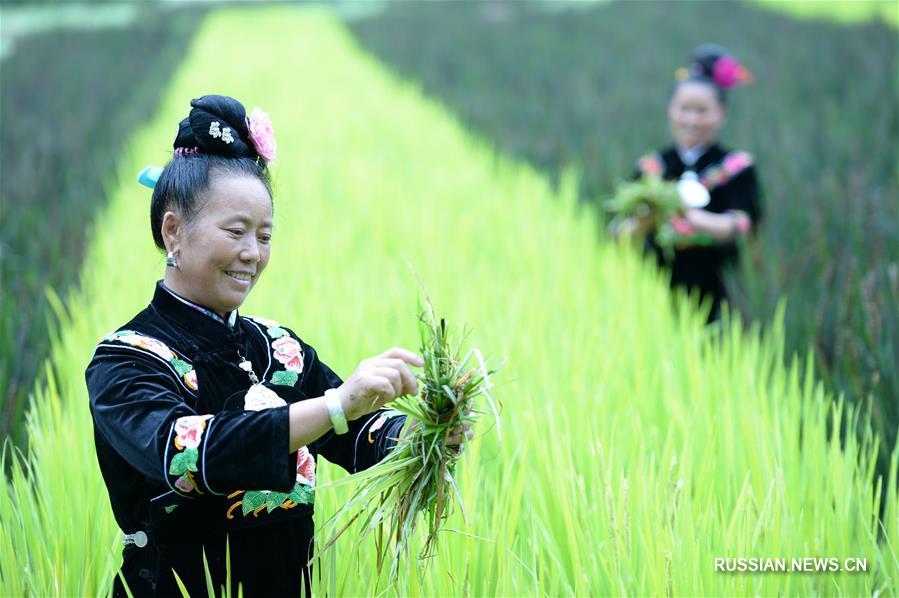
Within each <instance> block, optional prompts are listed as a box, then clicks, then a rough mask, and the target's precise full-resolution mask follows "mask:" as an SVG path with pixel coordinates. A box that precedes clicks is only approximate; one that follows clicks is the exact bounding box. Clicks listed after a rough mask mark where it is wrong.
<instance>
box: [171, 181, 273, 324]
mask: <svg viewBox="0 0 899 598" xmlns="http://www.w3.org/2000/svg"><path fill="white" fill-rule="evenodd" d="M162 227H163V236H164V237H165V238H166V245H167V246H168V247H169V249H172V250H173V251H174V253H175V256H176V258H177V260H178V267H177V268H166V276H165V283H166V285H167V286H168V287H169V288H170V289H171V290H173V291H174V292H175V293H177V294H179V295H181V296H182V297H184V298H185V299H188V300H190V301H193V302H194V303H197V304H198V305H202V306H203V307H206V308H207V309H211V310H212V311H214V312H216V313H218V314H225V313H227V312H229V311H231V310H234V309H237V308H238V307H240V305H241V304H243V302H244V300H245V299H246V298H247V295H248V294H249V293H250V289H252V288H253V287H254V286H255V285H256V282H257V281H258V280H259V276H260V275H261V274H262V271H263V270H265V267H266V266H267V265H268V260H269V257H270V253H271V246H270V241H271V235H272V200H271V197H269V194H268V190H267V189H266V188H265V185H263V184H262V182H261V181H259V180H258V179H256V178H254V177H251V176H239V175H231V174H222V173H218V172H210V173H209V188H208V190H207V192H206V204H205V205H204V206H203V208H202V209H201V210H200V212H199V213H198V214H197V215H196V216H195V217H194V219H193V220H192V221H191V222H189V223H187V224H186V225H185V223H184V222H183V220H182V219H181V217H180V215H178V214H176V213H174V212H169V213H166V215H165V217H164V218H163V224H162ZM169 240H171V241H172V243H171V245H170V244H169Z"/></svg>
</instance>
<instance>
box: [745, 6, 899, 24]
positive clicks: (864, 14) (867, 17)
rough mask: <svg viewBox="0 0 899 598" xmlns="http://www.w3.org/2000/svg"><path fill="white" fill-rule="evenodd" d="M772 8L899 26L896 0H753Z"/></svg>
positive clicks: (801, 14) (806, 15)
mask: <svg viewBox="0 0 899 598" xmlns="http://www.w3.org/2000/svg"><path fill="white" fill-rule="evenodd" d="M753 1H754V2H756V3H757V4H759V5H761V6H763V7H765V8H767V9H769V10H776V11H781V12H785V13H788V14H792V15H795V16H798V17H802V18H807V19H828V20H834V21H837V22H840V23H863V22H866V21H871V20H876V19H880V20H882V21H884V22H885V23H889V24H891V25H893V26H896V25H899V2H897V1H896V0H849V1H846V0H842V1H837V0H753Z"/></svg>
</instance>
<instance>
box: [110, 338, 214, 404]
mask: <svg viewBox="0 0 899 598" xmlns="http://www.w3.org/2000/svg"><path fill="white" fill-rule="evenodd" d="M103 340H104V341H118V342H120V343H125V344H126V345H131V346H132V347H137V348H139V349H144V350H145V351H149V352H150V353H153V354H154V355H156V356H157V357H160V358H161V359H162V360H163V361H165V362H167V363H168V364H169V365H170V366H171V368H172V369H173V370H174V372H175V374H176V375H177V376H178V378H180V379H181V382H183V383H184V385H185V386H186V387H187V388H189V389H190V390H192V391H193V392H197V390H198V385H197V371H196V370H195V369H194V366H192V365H191V364H190V363H189V362H187V361H185V360H183V359H181V358H180V357H178V354H177V353H175V352H174V351H172V350H171V349H170V348H168V347H167V346H165V344H163V343H161V342H159V341H158V340H156V339H155V338H153V337H150V336H146V335H143V334H140V333H138V332H134V331H132V330H120V331H118V332H113V333H112V334H108V335H106V336H105V337H103Z"/></svg>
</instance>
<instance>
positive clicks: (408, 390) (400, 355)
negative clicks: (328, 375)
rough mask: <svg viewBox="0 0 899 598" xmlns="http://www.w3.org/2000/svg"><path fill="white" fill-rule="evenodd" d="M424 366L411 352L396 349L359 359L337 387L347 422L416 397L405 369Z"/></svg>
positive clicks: (412, 379) (414, 385)
mask: <svg viewBox="0 0 899 598" xmlns="http://www.w3.org/2000/svg"><path fill="white" fill-rule="evenodd" d="M424 363H425V362H424V360H423V359H422V358H421V357H419V356H418V355H416V354H415V353H413V352H412V351H409V350H407V349H402V348H399V347H394V348H393V349H389V350H387V351H385V352H383V353H381V354H380V355H378V356H376V357H371V358H369V359H363V360H362V361H361V362H360V363H359V367H357V368H356V371H354V372H353V373H352V374H351V375H350V377H349V378H347V379H346V381H345V382H344V383H343V384H341V385H340V386H339V387H338V388H337V392H339V393H340V402H341V405H342V406H343V412H344V414H345V415H346V419H347V421H353V420H355V419H359V418H360V417H362V416H363V415H366V414H368V413H371V412H373V411H377V410H378V409H380V408H381V407H383V406H384V405H385V404H386V403H389V402H390V401H392V400H394V399H395V398H397V397H399V396H402V395H416V394H418V381H417V380H416V379H415V375H414V374H412V370H410V369H409V366H410V365H413V366H417V367H421V366H423V365H424Z"/></svg>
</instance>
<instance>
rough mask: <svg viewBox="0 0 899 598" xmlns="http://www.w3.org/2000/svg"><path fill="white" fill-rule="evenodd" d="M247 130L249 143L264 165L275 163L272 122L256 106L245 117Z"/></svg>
mask: <svg viewBox="0 0 899 598" xmlns="http://www.w3.org/2000/svg"><path fill="white" fill-rule="evenodd" d="M247 130H249V132H250V141H252V142H253V147H255V148H256V153H257V154H259V157H260V158H262V159H263V161H264V162H265V163H266V165H268V164H271V163H272V162H274V161H275V153H276V152H277V150H278V144H277V143H276V142H275V132H274V130H273V129H272V121H271V119H270V118H269V116H268V113H267V112H263V111H262V110H261V109H260V108H259V107H258V106H257V107H254V108H253V111H252V112H251V113H250V116H248V117H247Z"/></svg>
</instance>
